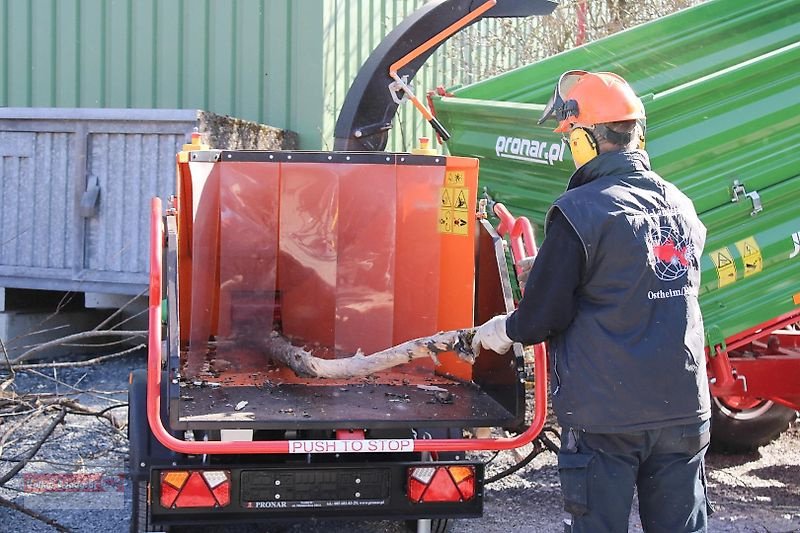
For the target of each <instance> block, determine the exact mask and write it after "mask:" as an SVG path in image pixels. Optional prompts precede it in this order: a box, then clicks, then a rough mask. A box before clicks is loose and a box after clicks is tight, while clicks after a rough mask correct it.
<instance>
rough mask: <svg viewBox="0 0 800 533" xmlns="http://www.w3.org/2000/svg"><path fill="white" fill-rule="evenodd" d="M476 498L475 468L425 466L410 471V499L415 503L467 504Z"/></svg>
mask: <svg viewBox="0 0 800 533" xmlns="http://www.w3.org/2000/svg"><path fill="white" fill-rule="evenodd" d="M474 497H475V467H474V466H456V465H451V466H424V467H413V468H409V470H408V499H409V500H411V501H412V502H414V503H426V502H465V501H469V500H471V499H472V498H474Z"/></svg>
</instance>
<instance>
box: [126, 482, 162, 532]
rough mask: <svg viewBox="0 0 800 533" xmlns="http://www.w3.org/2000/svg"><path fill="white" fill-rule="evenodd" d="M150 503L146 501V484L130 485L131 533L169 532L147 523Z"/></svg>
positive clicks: (134, 483)
mask: <svg viewBox="0 0 800 533" xmlns="http://www.w3.org/2000/svg"><path fill="white" fill-rule="evenodd" d="M149 519H150V503H149V502H148V500H147V482H146V481H134V482H133V483H132V484H131V533H144V532H146V531H163V532H165V533H167V532H169V531H170V528H168V527H164V526H155V525H153V524H152V523H150V521H149Z"/></svg>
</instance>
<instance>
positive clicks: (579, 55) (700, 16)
mask: <svg viewBox="0 0 800 533" xmlns="http://www.w3.org/2000/svg"><path fill="white" fill-rule="evenodd" d="M570 69H584V70H595V71H600V70H608V71H613V72H616V73H619V74H620V75H622V76H623V77H625V78H626V79H627V80H629V82H630V83H631V85H632V86H633V87H634V89H635V90H636V92H637V93H638V94H640V95H642V100H643V101H644V103H645V107H646V111H647V117H648V120H647V151H648V153H649V154H650V157H651V161H652V164H653V168H654V169H655V170H656V171H657V172H659V173H660V174H661V175H662V176H664V177H665V178H666V179H667V180H670V181H672V182H673V183H675V184H676V185H677V186H678V187H680V188H681V189H682V190H683V191H684V192H686V193H687V194H688V195H689V196H690V197H691V198H692V200H693V201H694V203H695V206H696V208H697V210H698V212H699V213H700V217H701V219H702V220H703V222H704V223H705V225H706V226H707V228H708V240H707V243H706V249H705V252H704V255H703V260H702V287H701V294H700V299H701V306H702V309H703V314H704V319H705V323H706V331H707V334H706V336H707V341H708V343H709V344H710V345H711V346H716V345H721V346H722V347H723V349H724V347H725V340H726V339H728V340H730V339H731V338H733V337H735V336H736V335H739V334H741V333H742V332H746V331H752V330H754V329H756V328H758V327H759V326H761V325H765V324H769V323H771V322H774V321H775V320H776V319H777V318H778V317H786V316H792V314H793V313H796V312H798V311H800V253H798V252H800V242H799V241H800V151H799V150H798V146H800V5H798V2H797V0H782V1H773V2H752V1H749V0H716V1H711V2H708V3H705V4H702V5H700V6H697V7H694V8H691V9H687V10H684V11H681V12H678V13H676V14H674V15H671V16H668V17H664V18H662V19H659V20H656V21H653V22H651V23H648V24H644V25H642V26H639V27H636V28H633V29H631V30H628V31H625V32H622V33H619V34H616V35H614V36H611V37H608V38H605V39H602V40H599V41H596V42H593V43H590V44H588V45H586V46H582V47H580V48H576V49H573V50H570V51H567V52H565V53H562V54H559V55H556V56H553V57H550V58H548V59H545V60H543V61H540V62H538V63H534V64H532V65H529V66H526V67H523V68H520V69H517V70H515V71H512V72H509V73H506V74H503V75H500V76H497V77H494V78H491V79H488V80H485V81H482V82H480V83H476V84H474V85H470V86H467V87H463V88H459V89H454V90H453V91H452V95H453V96H447V97H440V98H437V99H435V101H434V104H435V110H436V115H437V117H438V118H439V119H440V120H441V122H442V123H443V124H444V125H445V126H446V127H447V129H448V130H449V131H450V133H451V135H452V138H451V139H450V141H449V142H448V144H447V145H448V150H449V151H450V153H452V154H455V155H465V156H467V155H468V156H476V157H478V158H480V160H481V163H480V164H481V172H480V180H481V182H480V185H481V187H485V188H486V191H487V192H488V194H489V195H490V196H491V197H492V198H493V199H494V200H496V201H500V202H503V203H505V204H506V205H507V206H508V207H509V209H511V210H512V212H514V213H515V214H517V215H526V216H528V217H529V218H530V219H531V220H532V221H533V222H534V224H535V226H536V227H537V230H538V236H539V237H541V235H542V231H541V230H542V223H543V220H544V215H545V213H546V211H547V209H548V208H549V206H550V204H551V202H552V201H553V200H554V199H555V198H556V197H557V196H558V195H559V194H561V193H562V192H563V191H564V188H565V186H566V183H567V180H568V178H569V176H570V175H571V173H572V172H573V171H574V169H575V167H574V164H573V162H572V159H571V156H570V153H569V149H568V148H566V147H565V144H564V143H563V142H562V139H561V137H560V136H559V134H556V133H553V131H552V130H553V128H554V127H555V121H548V122H547V123H545V124H543V125H541V126H538V125H537V124H536V122H537V119H538V118H539V116H540V115H541V113H542V109H543V107H544V104H545V103H546V101H547V100H548V98H549V97H550V95H551V93H552V90H553V86H554V85H555V82H556V80H557V79H558V76H559V75H560V74H561V73H562V72H564V71H566V70H570Z"/></svg>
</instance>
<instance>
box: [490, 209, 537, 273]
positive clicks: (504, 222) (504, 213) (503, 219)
mask: <svg viewBox="0 0 800 533" xmlns="http://www.w3.org/2000/svg"><path fill="white" fill-rule="evenodd" d="M494 214H495V215H497V218H499V219H500V224H498V225H497V233H498V234H499V235H500V236H501V237H502V236H504V235H505V234H508V236H509V244H510V245H511V255H512V257H513V259H514V268H516V269H517V276H519V275H520V273H521V269H520V267H519V261H520V259H523V258H525V257H535V256H536V252H537V250H536V241H535V240H534V238H533V226H532V225H531V221H530V220H528V218H527V217H518V218H514V215H512V214H511V212H510V211H509V210H508V208H507V207H506V206H504V205H503V204H499V203H498V204H494Z"/></svg>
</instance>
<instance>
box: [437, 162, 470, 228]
mask: <svg viewBox="0 0 800 533" xmlns="http://www.w3.org/2000/svg"><path fill="white" fill-rule="evenodd" d="M463 178H464V174H463V172H456V171H451V172H448V173H447V183H448V184H449V183H451V182H453V183H455V182H456V181H458V180H461V181H463ZM468 215H469V189H468V188H465V187H442V193H441V201H440V204H439V233H452V234H453V235H467V234H468V233H469V218H468Z"/></svg>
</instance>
